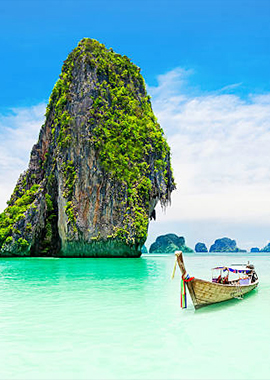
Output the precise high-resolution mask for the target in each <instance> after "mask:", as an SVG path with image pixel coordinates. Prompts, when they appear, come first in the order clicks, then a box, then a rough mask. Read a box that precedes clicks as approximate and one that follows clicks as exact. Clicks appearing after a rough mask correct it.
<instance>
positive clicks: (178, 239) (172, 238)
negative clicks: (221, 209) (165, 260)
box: [142, 233, 270, 253]
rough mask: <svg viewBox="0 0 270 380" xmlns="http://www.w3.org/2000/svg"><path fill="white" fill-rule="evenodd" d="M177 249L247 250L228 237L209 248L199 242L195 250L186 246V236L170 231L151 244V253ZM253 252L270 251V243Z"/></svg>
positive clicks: (251, 250)
mask: <svg viewBox="0 0 270 380" xmlns="http://www.w3.org/2000/svg"><path fill="white" fill-rule="evenodd" d="M175 251H182V252H184V253H192V252H194V251H195V252H196V253H208V252H209V253H223V252H224V253H225V252H228V253H241V252H243V253H244V252H247V250H245V249H241V248H238V247H237V243H236V240H233V239H230V238H228V237H223V238H219V239H216V240H215V242H214V243H213V244H212V245H211V246H210V249H209V250H208V248H207V246H206V244H205V243H202V242H198V243H196V244H195V248H194V251H193V249H192V248H189V247H187V246H186V242H185V238H184V237H183V236H177V235H176V234H173V233H169V234H166V235H160V236H158V237H157V238H156V241H155V242H154V243H153V244H151V246H150V249H149V253H174V252H175ZM250 252H251V253H259V252H270V243H268V244H267V245H266V246H265V247H264V248H262V249H260V248H258V247H252V248H251V249H250ZM142 253H148V251H147V248H146V246H145V245H144V246H143V247H142Z"/></svg>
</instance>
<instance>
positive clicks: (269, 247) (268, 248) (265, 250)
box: [260, 243, 270, 252]
mask: <svg viewBox="0 0 270 380" xmlns="http://www.w3.org/2000/svg"><path fill="white" fill-rule="evenodd" d="M260 252H270V243H268V244H267V245H266V246H265V247H264V248H262V249H261V250H260Z"/></svg>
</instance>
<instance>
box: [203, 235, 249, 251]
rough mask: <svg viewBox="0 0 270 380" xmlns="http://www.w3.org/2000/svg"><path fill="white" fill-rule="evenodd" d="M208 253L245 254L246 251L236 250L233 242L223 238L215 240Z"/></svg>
mask: <svg viewBox="0 0 270 380" xmlns="http://www.w3.org/2000/svg"><path fill="white" fill-rule="evenodd" d="M209 252H246V250H245V249H240V248H238V247H237V246H236V241H235V240H232V239H230V238H227V237H224V238H222V239H217V240H215V243H214V244H212V245H211V247H210V249H209Z"/></svg>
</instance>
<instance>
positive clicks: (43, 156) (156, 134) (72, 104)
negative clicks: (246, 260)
mask: <svg viewBox="0 0 270 380" xmlns="http://www.w3.org/2000/svg"><path fill="white" fill-rule="evenodd" d="M174 188H175V185H174V180H173V176H172V171H171V165H170V150H169V147H168V145H167V143H166V140H165V138H164V135H163V131H162V129H161V127H160V126H159V124H158V123H157V120H156V118H155V116H154V114H153V111H152V108H151V103H150V98H149V96H147V93H146V90H145V84H144V80H143V78H142V76H141V74H140V70H139V68H138V67H137V66H135V65H134V64H133V63H131V62H130V60H129V59H128V58H127V57H126V56H121V55H119V54H116V53H114V52H113V51H112V50H111V49H109V50H108V49H106V48H105V46H104V45H102V44H100V43H98V42H97V41H95V40H91V39H83V40H82V41H81V42H80V43H79V45H78V46H77V47H76V48H75V49H74V50H73V51H72V52H71V53H70V54H69V56H68V58H67V60H66V61H65V62H64V65H63V68H62V73H61V75H60V79H59V80H58V81H57V83H56V84H55V87H54V89H53V91H52V94H51V97H50V100H49V104H48V106H47V111H46V121H45V124H44V125H43V126H42V127H41V131H40V135H39V140H38V142H37V144H36V145H34V147H33V149H32V152H31V157H30V163H29V167H28V170H27V171H26V172H24V173H23V174H22V175H21V176H20V178H19V180H18V183H17V185H16V187H15V190H14V192H13V194H12V196H11V198H10V201H9V202H8V207H7V208H6V210H5V211H4V212H3V213H2V214H1V215H0V247H1V251H0V252H1V255H2V256H9V255H30V256H67V257H74V256H88V257H92V256H108V257H109V256H125V257H126V256H132V257H136V256H140V254H141V247H142V246H143V243H144V242H145V240H146V237H147V229H148V222H149V217H150V215H151V213H152V212H153V210H154V208H155V206H156V204H157V202H158V201H160V202H161V204H162V205H163V206H166V205H167V203H168V202H169V201H170V195H171V192H172V190H173V189H174Z"/></svg>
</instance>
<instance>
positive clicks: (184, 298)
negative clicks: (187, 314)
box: [181, 273, 194, 309]
mask: <svg viewBox="0 0 270 380" xmlns="http://www.w3.org/2000/svg"><path fill="white" fill-rule="evenodd" d="M192 280H194V277H190V276H189V274H187V273H186V274H185V276H184V275H183V276H182V278H181V308H182V309H186V308H187V290H186V283H187V282H190V281H192Z"/></svg>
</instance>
